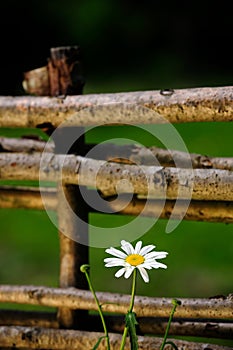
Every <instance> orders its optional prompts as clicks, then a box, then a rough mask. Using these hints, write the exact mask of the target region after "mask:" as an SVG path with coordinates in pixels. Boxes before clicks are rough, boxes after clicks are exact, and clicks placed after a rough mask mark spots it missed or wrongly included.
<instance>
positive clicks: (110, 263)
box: [104, 258, 125, 267]
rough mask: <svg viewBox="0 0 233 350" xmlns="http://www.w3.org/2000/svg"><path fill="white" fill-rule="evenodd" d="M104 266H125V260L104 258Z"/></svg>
mask: <svg viewBox="0 0 233 350" xmlns="http://www.w3.org/2000/svg"><path fill="white" fill-rule="evenodd" d="M104 262H105V264H106V265H105V266H106V267H110V266H125V261H124V260H122V259H119V258H106V259H104Z"/></svg>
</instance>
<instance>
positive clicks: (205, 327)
mask: <svg viewBox="0 0 233 350" xmlns="http://www.w3.org/2000/svg"><path fill="white" fill-rule="evenodd" d="M104 318H105V322H106V324H107V328H108V330H109V332H114V333H122V332H123V330H124V327H125V319H124V316H110V315H105V317H104ZM137 321H138V323H139V325H138V334H141V335H142V334H157V335H164V333H165V330H166V326H167V319H162V318H155V317H137ZM0 326H30V327H43V328H53V329H57V328H59V324H58V321H57V319H56V313H54V312H38V311H22V310H20V311H19V310H0ZM83 329H85V330H88V331H91V330H93V329H95V331H97V332H102V330H103V326H102V323H101V321H100V318H99V315H89V317H88V319H87V324H85V327H83ZM169 334H170V335H184V336H196V337H197V336H198V337H206V338H207V337H208V338H220V339H232V338H233V323H230V322H226V323H225V322H224V323H223V322H220V321H219V320H215V319H214V320H209V321H208V320H207V321H205V322H201V321H195V320H187V319H177V318H173V320H172V323H171V326H170V330H169Z"/></svg>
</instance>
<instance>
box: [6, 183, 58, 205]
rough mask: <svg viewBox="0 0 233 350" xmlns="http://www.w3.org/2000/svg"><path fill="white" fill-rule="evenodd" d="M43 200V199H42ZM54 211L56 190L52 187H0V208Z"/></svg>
mask: <svg viewBox="0 0 233 350" xmlns="http://www.w3.org/2000/svg"><path fill="white" fill-rule="evenodd" d="M42 198H43V199H42ZM43 201H45V202H46V209H49V210H56V208H57V189H56V188H52V187H47V188H39V187H24V186H0V208H8V209H9V208H24V209H36V210H45V206H44V202H43Z"/></svg>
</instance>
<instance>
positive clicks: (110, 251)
mask: <svg viewBox="0 0 233 350" xmlns="http://www.w3.org/2000/svg"><path fill="white" fill-rule="evenodd" d="M105 252H106V253H108V254H111V255H113V256H116V257H117V258H122V259H125V258H126V257H127V255H126V254H125V253H123V252H121V251H120V250H118V249H116V248H113V247H111V248H108V249H106V250H105Z"/></svg>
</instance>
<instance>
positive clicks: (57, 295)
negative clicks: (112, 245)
mask: <svg viewBox="0 0 233 350" xmlns="http://www.w3.org/2000/svg"><path fill="white" fill-rule="evenodd" d="M97 296H98V299H99V301H100V304H101V305H102V309H103V311H104V312H113V313H120V314H125V313H126V312H127V310H128V306H129V301H130V295H126V294H117V293H105V292H104V293H103V292H97ZM179 300H180V301H181V306H179V307H178V308H177V310H176V317H181V318H193V319H194V318H198V319H199V318H205V319H206V318H209V319H216V318H217V319H232V318H233V297H232V294H230V295H229V296H228V297H215V298H209V299H205V298H180V299H179ZM0 302H4V303H19V304H30V305H44V306H49V307H64V305H65V307H67V308H70V309H72V310H75V309H80V310H97V306H96V303H95V300H94V298H93V296H92V294H91V292H90V291H85V293H84V292H83V290H81V289H75V288H49V287H39V286H8V285H1V286H0ZM171 308H172V299H171V298H152V297H145V296H143V297H142V296H136V297H135V309H134V310H135V312H136V314H137V316H138V317H168V316H169V314H170V311H171Z"/></svg>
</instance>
